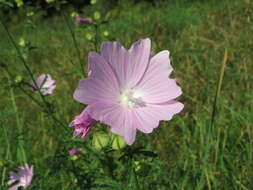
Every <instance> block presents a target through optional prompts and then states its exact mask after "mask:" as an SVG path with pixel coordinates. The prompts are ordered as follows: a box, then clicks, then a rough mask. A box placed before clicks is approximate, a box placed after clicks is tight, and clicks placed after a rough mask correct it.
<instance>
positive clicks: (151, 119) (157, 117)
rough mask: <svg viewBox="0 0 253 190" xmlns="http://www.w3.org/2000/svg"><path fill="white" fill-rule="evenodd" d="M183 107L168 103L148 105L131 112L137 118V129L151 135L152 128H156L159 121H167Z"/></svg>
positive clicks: (175, 103)
mask: <svg viewBox="0 0 253 190" xmlns="http://www.w3.org/2000/svg"><path fill="white" fill-rule="evenodd" d="M183 107H184V105H183V104H181V103H180V102H175V101H170V102H167V103H164V104H160V105H159V104H148V105H147V106H146V107H141V108H138V109H135V110H133V111H134V115H135V117H136V118H137V121H138V122H139V123H138V126H137V128H138V129H139V130H140V131H142V132H143V133H151V132H152V131H153V129H154V128H156V127H158V125H159V121H161V120H164V121H169V120H171V119H172V117H173V115H175V114H177V113H179V112H180V111H181V110H182V109H183Z"/></svg>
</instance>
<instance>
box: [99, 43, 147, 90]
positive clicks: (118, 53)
mask: <svg viewBox="0 0 253 190" xmlns="http://www.w3.org/2000/svg"><path fill="white" fill-rule="evenodd" d="M150 46H151V42H150V39H144V40H140V41H137V42H135V43H134V44H133V45H132V47H131V48H130V49H129V51H127V50H126V49H125V48H124V47H123V46H122V45H121V44H119V43H117V42H107V43H104V44H102V48H101V54H102V56H103V57H104V58H105V59H106V60H107V62H108V63H109V64H110V65H111V67H112V69H113V71H114V73H115V75H116V77H117V79H118V81H119V85H120V88H121V89H122V88H123V89H124V88H128V87H132V86H134V85H136V84H137V83H138V81H139V80H140V79H141V77H142V76H143V74H144V72H145V70H146V68H147V65H148V61H149V57H150Z"/></svg>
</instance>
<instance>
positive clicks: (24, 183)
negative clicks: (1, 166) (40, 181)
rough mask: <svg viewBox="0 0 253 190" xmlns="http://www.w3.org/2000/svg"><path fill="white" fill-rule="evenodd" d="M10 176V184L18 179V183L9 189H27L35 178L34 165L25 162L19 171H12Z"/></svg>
mask: <svg viewBox="0 0 253 190" xmlns="http://www.w3.org/2000/svg"><path fill="white" fill-rule="evenodd" d="M9 176H10V177H9V180H8V182H7V184H8V185H11V184H13V183H14V182H16V181H18V183H17V184H16V185H14V186H12V187H11V188H9V190H18V189H19V187H23V188H24V189H26V188H27V187H28V186H29V185H30V184H31V181H32V178H33V166H31V168H30V167H29V165H28V164H25V165H24V166H21V167H20V170H19V171H18V172H17V173H15V172H10V173H9Z"/></svg>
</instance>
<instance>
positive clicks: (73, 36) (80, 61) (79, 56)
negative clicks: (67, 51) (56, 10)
mask: <svg viewBox="0 0 253 190" xmlns="http://www.w3.org/2000/svg"><path fill="white" fill-rule="evenodd" d="M62 15H63V18H64V21H65V23H66V25H67V28H68V30H69V32H70V35H71V38H72V40H73V43H74V46H75V49H76V54H77V57H78V61H79V65H80V69H81V72H82V74H83V76H85V71H84V67H83V64H82V60H81V53H80V50H79V48H78V45H77V41H76V36H75V33H74V31H73V30H72V28H71V26H70V23H69V21H68V19H67V17H66V16H65V14H64V13H62Z"/></svg>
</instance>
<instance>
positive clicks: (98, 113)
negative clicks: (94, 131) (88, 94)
mask: <svg viewBox="0 0 253 190" xmlns="http://www.w3.org/2000/svg"><path fill="white" fill-rule="evenodd" d="M89 114H90V115H91V117H92V118H93V119H95V120H98V121H100V122H102V123H104V124H106V125H109V126H111V131H112V132H113V133H115V134H118V135H120V136H122V137H123V138H124V139H125V141H126V143H127V144H129V145H131V144H133V142H134V140H135V136H136V128H135V122H134V121H135V120H134V118H133V117H132V112H131V110H128V109H124V108H123V107H121V106H120V105H118V104H113V103H106V102H98V103H95V104H92V105H90V109H89Z"/></svg>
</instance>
